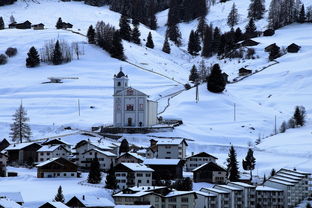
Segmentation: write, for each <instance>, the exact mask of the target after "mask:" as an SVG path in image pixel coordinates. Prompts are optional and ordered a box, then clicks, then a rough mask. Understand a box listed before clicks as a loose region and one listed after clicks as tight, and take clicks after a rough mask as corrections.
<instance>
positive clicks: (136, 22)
mask: <svg viewBox="0 0 312 208" xmlns="http://www.w3.org/2000/svg"><path fill="white" fill-rule="evenodd" d="M132 24H133V26H139V25H140V21H139V20H138V19H137V18H133V19H132Z"/></svg>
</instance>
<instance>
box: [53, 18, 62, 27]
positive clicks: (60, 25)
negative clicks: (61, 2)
mask: <svg viewBox="0 0 312 208" xmlns="http://www.w3.org/2000/svg"><path fill="white" fill-rule="evenodd" d="M55 27H56V29H62V28H63V21H62V18H60V17H59V18H58V20H57V22H56V25H55Z"/></svg>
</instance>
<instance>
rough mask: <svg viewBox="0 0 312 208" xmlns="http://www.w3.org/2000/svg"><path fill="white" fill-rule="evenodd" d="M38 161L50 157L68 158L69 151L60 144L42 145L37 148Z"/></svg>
mask: <svg viewBox="0 0 312 208" xmlns="http://www.w3.org/2000/svg"><path fill="white" fill-rule="evenodd" d="M37 153H38V162H44V161H47V160H50V159H51V158H56V157H64V158H68V156H69V155H70V152H69V151H68V150H67V149H66V148H65V147H64V146H62V145H60V144H59V145H44V146H42V147H41V148H40V149H38V150H37Z"/></svg>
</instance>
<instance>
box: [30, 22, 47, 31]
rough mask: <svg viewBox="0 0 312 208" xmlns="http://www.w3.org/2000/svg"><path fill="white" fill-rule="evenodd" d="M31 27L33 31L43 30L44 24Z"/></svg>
mask: <svg viewBox="0 0 312 208" xmlns="http://www.w3.org/2000/svg"><path fill="white" fill-rule="evenodd" d="M31 27H32V28H33V29H34V30H43V29H44V24H42V23H39V24H36V25H32V26H31Z"/></svg>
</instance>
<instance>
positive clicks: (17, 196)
mask: <svg viewBox="0 0 312 208" xmlns="http://www.w3.org/2000/svg"><path fill="white" fill-rule="evenodd" d="M0 198H1V199H9V200H12V201H14V202H16V203H17V204H19V205H23V204H24V199H23V197H22V194H21V192H0Z"/></svg>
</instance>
